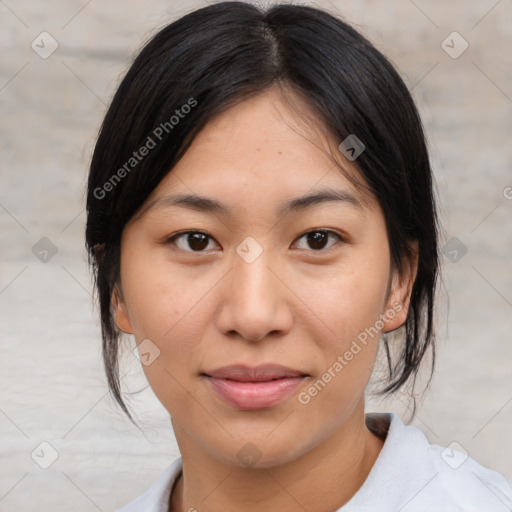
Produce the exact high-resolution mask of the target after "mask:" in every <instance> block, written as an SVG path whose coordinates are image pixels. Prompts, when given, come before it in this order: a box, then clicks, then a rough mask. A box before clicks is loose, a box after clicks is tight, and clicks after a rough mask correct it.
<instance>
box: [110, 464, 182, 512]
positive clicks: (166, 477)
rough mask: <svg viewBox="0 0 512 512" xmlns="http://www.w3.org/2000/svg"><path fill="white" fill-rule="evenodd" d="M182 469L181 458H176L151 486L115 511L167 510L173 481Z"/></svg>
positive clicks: (157, 511)
mask: <svg viewBox="0 0 512 512" xmlns="http://www.w3.org/2000/svg"><path fill="white" fill-rule="evenodd" d="M181 471H182V460H181V458H178V459H176V460H175V461H174V462H173V463H172V464H171V465H170V466H169V467H168V468H167V469H165V471H164V472H163V473H162V474H161V475H160V476H159V477H158V479H157V480H156V481H155V482H154V483H153V484H152V485H151V487H150V488H149V489H148V490H147V491H146V492H144V493H143V494H141V495H140V496H138V497H137V498H135V499H134V500H132V501H130V503H128V504H127V505H125V506H124V507H122V508H120V509H117V510H116V512H168V508H169V498H170V495H171V489H172V487H173V485H174V482H175V481H176V480H177V478H178V476H179V475H180V473H181Z"/></svg>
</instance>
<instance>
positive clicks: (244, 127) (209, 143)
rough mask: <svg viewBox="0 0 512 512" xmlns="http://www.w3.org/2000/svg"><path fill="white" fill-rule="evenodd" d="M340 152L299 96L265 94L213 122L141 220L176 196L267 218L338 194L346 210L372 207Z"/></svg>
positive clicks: (270, 91)
mask: <svg viewBox="0 0 512 512" xmlns="http://www.w3.org/2000/svg"><path fill="white" fill-rule="evenodd" d="M333 152H334V153H335V159H334V160H333V157H332V154H333ZM337 153H339V152H337V141H336V140H335V139H334V137H332V136H331V135H330V134H328V133H327V132H326V130H325V129H324V128H323V127H322V125H321V123H320V122H319V121H318V120H317V119H316V118H315V117H314V114H313V113H312V111H311V109H310V108H309V107H308V106H307V105H305V104H304V102H303V101H302V100H301V98H300V97H298V96H295V95H287V97H284V96H283V93H282V92H281V91H278V90H277V89H276V88H272V89H268V90H266V91H265V92H263V93H260V94H258V95H257V96H254V97H251V98H249V99H246V100H243V101H241V102H240V103H238V104H236V105H234V106H232V107H230V108H229V109H228V110H226V111H225V112H223V113H222V114H219V115H217V116H216V117H215V118H213V119H212V120H211V121H210V122H209V123H208V124H207V125H206V126H205V127H204V128H203V129H202V130H201V132H200V133H199V134H198V135H197V136H196V138H195V139H194V141H193V143H192V144H191V146H190V147H189V149H188V150H187V152H186V153H185V155H184V156H183V158H182V159H181V160H180V161H179V162H178V163H177V164H176V165H175V167H174V168H173V169H172V171H171V172H170V173H169V174H168V175H167V176H166V177H165V178H164V179H163V180H162V182H161V183H160V184H159V186H158V187H157V188H156V189H155V190H154V191H153V193H152V194H151V196H150V198H148V200H147V201H146V203H145V205H143V207H142V208H141V211H140V213H139V214H138V216H140V215H142V214H144V212H145V211H147V210H148V208H149V207H152V206H153V205H154V204H155V203H158V199H159V198H162V197H163V196H165V195H168V194H169V193H171V192H172V193H173V194H181V195H183V194H188V195H198V196H203V197H206V196H208V197H216V198H221V199H222V200H223V202H225V203H227V204H231V205H235V206H236V207H237V208H240V209H247V208H251V209H255V208H258V207H259V208H260V209H262V208H263V209H267V210H268V211H270V210H271V209H272V210H275V209H276V208H275V205H276V204H277V203H279V204H284V203H285V201H286V200H287V199H289V198H290V197H299V196H304V195H306V194H307V193H310V194H312V193H315V192H316V191H318V190H325V189H335V190H337V191H343V192H345V193H346V197H347V198H348V199H349V200H348V203H351V202H352V204H353V205H355V203H356V202H359V203H360V205H359V206H362V205H366V206H368V205H367V200H368V198H367V197H363V196H362V195H361V193H360V191H359V190H358V189H356V188H355V187H354V185H353V184H352V183H351V181H350V180H349V179H347V177H345V176H344V175H343V173H342V172H341V170H340V168H339V166H340V165H341V166H342V167H343V171H344V172H345V173H346V174H347V175H349V176H353V177H356V179H358V180H360V176H359V172H358V171H357V169H356V168H355V166H353V165H352V163H351V162H349V161H348V160H346V159H345V158H344V157H343V156H342V155H341V153H339V154H337ZM349 196H351V197H349ZM351 198H352V199H353V200H352V201H351ZM356 206H357V205H356ZM281 213H282V211H281Z"/></svg>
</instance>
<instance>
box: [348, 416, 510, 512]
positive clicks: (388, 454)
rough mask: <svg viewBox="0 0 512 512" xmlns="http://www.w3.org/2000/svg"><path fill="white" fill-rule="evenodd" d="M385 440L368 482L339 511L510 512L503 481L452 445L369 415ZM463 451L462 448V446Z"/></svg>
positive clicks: (390, 419)
mask: <svg viewBox="0 0 512 512" xmlns="http://www.w3.org/2000/svg"><path fill="white" fill-rule="evenodd" d="M367 425H368V428H370V430H372V431H373V432H374V433H376V434H377V435H381V436H382V437H384V436H385V441H384V446H383V448H382V450H381V453H380V454H379V456H378V458H377V460H376V462H375V464H374V466H373V468H372V470H371V471H370V474H369V475H368V477H367V479H366V481H365V482H364V484H363V485H362V487H361V488H360V489H359V490H358V492H357V493H356V494H355V495H354V496H353V498H352V499H351V500H350V501H349V502H348V503H347V504H346V505H345V506H343V507H342V508H341V509H340V512H341V511H343V512H345V511H346V512H355V511H357V512H362V511H364V512H370V511H377V510H378V511H379V512H388V511H389V512H391V511H396V510H400V511H401V512H423V511H432V510H435V511H436V512H461V511H464V512H472V511H474V512H477V511H478V512H483V511H486V512H501V511H510V510H511V508H512V489H511V487H510V485H509V483H508V482H507V480H506V479H505V477H504V476H503V475H502V474H501V473H499V472H497V471H493V470H491V469H488V468H486V467H484V466H482V465H481V464H479V463H478V462H476V461H475V460H474V459H472V458H471V457H469V456H468V454H467V453H463V452H462V451H460V450H457V449H454V446H453V445H450V446H449V447H448V448H444V447H442V446H438V445H434V444H430V442H429V441H428V439H427V437H426V436H425V434H424V433H423V431H422V430H421V429H419V428H417V427H413V426H408V425H405V424H404V423H403V422H402V421H401V420H400V418H399V417H398V416H396V415H395V414H392V413H391V414H379V415H371V414H369V415H367ZM461 448H462V447H461Z"/></svg>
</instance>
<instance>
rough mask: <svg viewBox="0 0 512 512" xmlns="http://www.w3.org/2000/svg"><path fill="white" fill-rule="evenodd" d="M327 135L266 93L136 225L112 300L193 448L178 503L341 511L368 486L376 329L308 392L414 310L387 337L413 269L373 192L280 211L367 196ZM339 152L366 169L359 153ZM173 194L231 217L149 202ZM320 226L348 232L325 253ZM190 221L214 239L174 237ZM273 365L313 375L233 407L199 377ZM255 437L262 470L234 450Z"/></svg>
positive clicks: (129, 229) (233, 112)
mask: <svg viewBox="0 0 512 512" xmlns="http://www.w3.org/2000/svg"><path fill="white" fill-rule="evenodd" d="M291 97H292V96H290V97H289V98H288V99H290V98H291ZM294 100H295V104H296V105H299V106H302V109H303V112H306V111H307V109H308V108H307V105H305V104H303V103H301V100H300V98H299V97H294ZM311 126H312V125H310V128H311ZM304 130H305V131H304ZM304 133H306V134H307V135H308V136H307V137H305V136H304ZM329 137H330V136H328V135H326V136H325V137H323V136H321V135H319V130H314V129H313V128H311V129H308V128H305V126H304V124H303V123H301V122H300V120H299V118H298V116H297V113H296V111H294V110H293V109H291V108H290V107H289V102H288V101H284V100H283V96H281V93H280V92H279V91H278V90H276V89H268V90H267V91H265V92H263V93H261V94H259V95H258V96H256V97H253V98H251V99H247V100H244V101H243V102H241V103H239V104H238V105H236V106H234V107H231V108H230V109H229V110H227V111H226V112H224V113H222V114H221V115H219V116H217V117H216V118H214V119H213V120H212V121H211V122H210V123H209V124H208V125H207V126H206V127H205V128H204V129H203V130H202V131H201V133H200V134H199V135H198V137H197V138H196V139H195V141H194V142H193V144H192V146H191V147H190V149H189V150H188V152H187V153H186V155H185V156H184V157H183V159H182V160H181V161H180V162H179V163H178V164H177V165H176V166H175V167H174V168H173V169H172V172H170V173H169V174H168V175H167V176H166V177H165V178H164V179H163V180H162V181H161V183H160V184H159V186H158V187H157V188H156V189H155V190H154V191H153V193H152V194H151V196H150V197H149V198H148V200H147V201H146V203H145V204H144V205H143V207H141V209H140V210H139V212H137V214H136V215H134V217H133V218H132V219H131V220H130V222H129V223H128V224H127V225H126V227H125V229H124V231H123V236H122V241H121V282H120V283H119V287H118V288H117V289H116V291H115V292H114V294H113V296H112V305H113V308H114V313H115V320H116V323H117V325H118V327H119V328H120V329H121V330H122V331H124V332H127V333H133V335H134V336H135V339H136V341H137V344H139V343H140V342H142V340H145V339H150V340H151V342H152V343H153V344H154V346H156V347H158V349H159V350H160V354H159V356H158V357H157V358H156V359H155V360H154V361H153V362H152V363H151V364H150V365H147V366H146V365H144V366H143V368H144V371H145V374H146V377H147V379H148V381H149V384H150V385H151V387H152V389H153V391H154V392H155V394H156V396H157V397H158V399H159V400H160V401H161V403H162V404H163V405H164V407H165V408H166V409H167V410H168V411H169V413H170V415H171V419H172V425H173V428H174V432H175V435H176V439H177V442H178V445H179V448H180V452H181V455H182V459H183V475H182V477H181V478H180V479H179V480H178V482H177V484H176V486H175V489H174V492H173V493H172V496H171V500H170V506H171V507H172V510H173V511H180V512H181V511H189V510H191V509H192V510H194V509H195V510H197V511H199V512H203V511H205V512H207V511H231V510H233V511H234V510H244V511H248V512H251V511H256V510H258V511H261V510H282V511H303V510H316V511H326V512H327V511H332V510H334V509H336V508H338V507H340V506H342V505H343V504H344V503H346V502H347V501H348V500H349V499H350V498H351V497H352V496H353V495H354V494H355V492H356V491H357V489H358V488H359V487H360V486H361V485H362V484H363V482H364V480H365V479H366V477H367V476H368V473H369V471H370V469H371V467H372V465H373V464H374V462H375V460H376V458H377V457H378V454H379V452H380V450H381V448H382V445H383V441H382V440H381V439H379V438H378V437H376V436H375V435H374V434H372V433H371V432H370V431H369V430H368V428H367V427H366V425H365V420H364V390H365V387H366V385H367V383H368V380H369V378H370V375H371V372H372V368H373V366H374V362H375V358H376V355H377V349H378V339H379V336H378V335H377V336H375V337H374V338H371V339H370V341H369V343H368V344H367V345H366V346H364V347H363V349H362V350H361V351H360V352H359V353H358V354H357V355H355V356H354V358H353V359H352V360H351V361H350V362H349V363H348V364H347V365H346V366H345V367H344V368H343V370H342V371H341V372H339V373H337V374H336V377H334V378H332V380H331V382H329V383H328V384H327V385H326V386H325V387H324V389H323V390H322V391H321V392H319V393H318V395H317V396H315V397H314V398H312V399H311V401H310V402H309V403H308V404H305V405H304V404H302V403H300V401H299V400H298V395H299V393H300V392H301V391H302V392H303V391H305V390H306V391H307V389H308V388H309V387H310V386H311V384H312V383H313V382H315V381H317V380H318V378H320V377H321V376H322V374H324V373H325V372H326V370H327V369H328V368H329V367H332V365H333V364H334V362H335V361H336V360H337V357H338V356H339V355H342V354H344V353H345V352H346V351H347V350H348V349H349V348H350V346H351V343H352V342H353V340H356V339H357V336H358V334H360V333H361V332H362V331H364V329H365V328H367V327H370V326H374V325H375V322H376V320H378V319H379V315H381V314H385V313H386V311H389V310H390V309H393V304H394V305H395V309H396V305H397V304H398V305H400V307H401V310H400V311H399V312H396V314H395V316H394V318H393V319H390V320H389V321H387V322H386V323H385V326H384V327H383V329H382V332H388V331H392V330H394V329H396V328H398V327H399V326H400V325H402V324H403V322H404V321H405V318H406V315H407V309H408V304H409V296H410V292H411V288H412V283H413V281H414V278H415V275H416V260H415V259H414V260H411V261H409V262H407V264H406V265H405V266H404V268H403V269H402V270H401V273H400V274H398V273H396V272H393V271H392V269H391V265H390V254H389V246H388V238H387V232H386V227H385V222H384V215H383V212H382V210H381V208H380V206H379V205H378V203H377V202H376V200H375V199H374V198H370V200H369V201H368V202H367V204H366V205H363V206H362V208H357V207H355V206H353V205H352V204H350V203H348V202H346V201H345V202H341V201H338V202H336V201H329V202H323V203H320V204H315V205H312V206H309V207H308V208H306V209H304V210H302V211H296V212H289V213H287V214H285V215H277V214H276V210H277V208H278V207H279V206H280V205H281V204H283V203H284V202H286V201H288V200H290V199H294V198H297V197H300V196H303V195H305V194H310V193H312V192H316V191H319V190H320V189H324V188H333V189H337V190H344V191H348V192H350V193H351V194H352V195H353V196H354V197H356V198H357V199H359V200H362V199H363V197H362V196H361V194H360V193H359V192H358V190H356V189H355V188H354V186H353V185H352V184H351V182H350V181H349V180H348V179H347V178H346V177H345V176H344V175H343V174H342V173H341V172H340V171H339V170H338V169H337V168H336V167H335V166H334V165H333V161H332V160H331V159H330V158H329V157H328V156H327V153H326V149H327V144H329V143H330V144H331V147H332V146H333V145H334V147H336V146H337V145H338V144H339V142H341V141H336V140H335V139H334V138H331V139H329ZM340 161H342V162H343V164H344V168H345V169H346V170H347V172H349V173H353V174H354V173H355V174H356V175H357V169H356V167H355V166H354V164H355V163H356V162H354V163H351V162H349V161H348V160H344V157H341V158H340ZM175 194H194V195H200V196H207V197H209V198H213V199H216V200H218V201H221V202H222V203H223V204H225V205H226V206H227V207H228V208H229V209H230V211H231V212H232V215H231V216H229V215H223V214H220V213H218V212H208V211H197V210H194V209H190V208H185V207H183V206H177V205H175V206H170V207H163V206H160V207H158V206H157V205H153V207H151V208H149V209H147V207H148V206H149V205H151V203H153V202H154V201H155V200H158V199H160V198H162V197H163V196H167V195H175ZM319 229H324V230H326V229H329V230H332V231H334V232H335V233H338V234H340V235H341V236H342V237H343V240H344V241H342V240H340V239H337V238H336V236H335V235H331V236H329V237H328V238H327V239H326V240H325V242H323V244H324V248H322V245H321V244H320V248H318V246H314V245H313V244H311V243H308V238H307V236H304V234H305V233H307V232H309V231H312V230H319ZM187 230H188V231H194V230H201V231H204V232H206V233H207V234H208V235H209V236H210V237H211V238H207V239H206V243H207V245H206V243H205V248H204V249H203V250H202V251H201V250H198V249H197V248H198V247H199V246H198V245H197V244H196V245H192V246H191V245H189V244H188V243H187V237H186V235H185V236H182V237H181V238H180V239H178V240H175V241H174V244H173V243H172V242H170V241H168V239H169V237H170V236H171V235H174V234H176V233H178V232H182V231H187ZM248 236H250V237H253V238H254V239H255V240H256V241H257V243H258V244H259V245H260V246H261V247H262V248H263V252H262V254H261V255H259V257H258V258H256V259H255V261H253V262H252V263H248V262H247V261H246V260H244V259H243V258H242V257H241V256H240V255H239V254H238V253H237V252H236V248H237V247H238V246H239V245H240V243H241V242H242V241H243V240H244V239H245V238H246V237H248ZM166 240H167V242H166ZM194 251H195V252H194ZM262 363H278V364H282V365H285V366H288V367H292V368H295V369H300V370H301V371H303V372H305V373H307V374H309V376H310V377H308V379H306V381H305V382H304V383H303V385H301V386H300V387H299V388H298V389H297V390H296V391H295V392H294V393H293V394H292V395H291V396H290V397H289V398H287V399H286V400H285V401H284V402H281V403H280V404H278V405H277V406H274V407H271V408H267V409H263V410H255V411H249V410H239V409H236V408H233V407H231V406H229V405H227V404H226V403H225V402H223V401H222V400H221V399H220V398H219V397H218V396H217V395H216V394H215V393H213V392H212V391H211V389H210V387H209V386H208V382H206V380H205V378H204V377H202V376H201V375H200V373H201V372H204V371H206V370H212V369H216V368H220V367H223V366H226V365H231V364H247V365H251V366H255V365H259V364H262ZM247 443H252V444H253V445H255V446H256V448H257V450H258V453H259V454H260V456H261V458H260V459H259V461H258V462H257V463H256V464H255V465H254V466H252V467H248V466H247V465H245V464H244V462H243V461H242V460H240V459H239V457H237V453H238V452H239V450H240V449H242V448H243V447H244V446H245V445H246V444H247Z"/></svg>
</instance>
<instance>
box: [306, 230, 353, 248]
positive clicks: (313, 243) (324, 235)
mask: <svg viewBox="0 0 512 512" xmlns="http://www.w3.org/2000/svg"><path fill="white" fill-rule="evenodd" d="M329 237H331V239H332V238H335V239H337V240H338V241H340V242H344V239H343V238H342V236H341V235H339V234H338V233H336V232H335V231H332V230H329V229H315V230H313V231H308V232H307V233H304V234H303V235H302V236H301V237H300V238H298V240H299V241H300V240H303V239H304V240H305V243H306V244H307V245H308V246H309V247H299V249H313V250H314V251H322V250H325V249H326V248H327V249H329V248H330V247H332V246H333V245H334V243H336V240H335V241H334V243H331V244H330V245H328V243H329Z"/></svg>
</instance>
